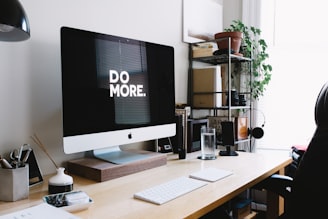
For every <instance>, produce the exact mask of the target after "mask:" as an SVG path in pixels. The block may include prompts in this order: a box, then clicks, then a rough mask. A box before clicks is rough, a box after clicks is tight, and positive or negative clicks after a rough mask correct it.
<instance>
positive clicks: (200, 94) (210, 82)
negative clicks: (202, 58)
mask: <svg viewBox="0 0 328 219" xmlns="http://www.w3.org/2000/svg"><path fill="white" fill-rule="evenodd" d="M221 88H222V81H221V67H220V66H214V67H212V66H211V67H207V68H198V69H193V92H194V94H193V107H221V106H222V89H221ZM215 92H219V93H215Z"/></svg>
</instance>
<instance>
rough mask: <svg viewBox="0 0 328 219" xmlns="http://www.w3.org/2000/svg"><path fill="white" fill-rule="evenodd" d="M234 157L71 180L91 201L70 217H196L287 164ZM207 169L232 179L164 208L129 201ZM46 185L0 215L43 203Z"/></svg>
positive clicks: (4, 205) (173, 159) (273, 157)
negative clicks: (105, 178) (113, 176)
mask: <svg viewBox="0 0 328 219" xmlns="http://www.w3.org/2000/svg"><path fill="white" fill-rule="evenodd" d="M238 153H239V156H236V157H221V156H219V157H218V158H217V159H216V160H199V159H197V155H199V153H191V154H188V155H187V159H185V160H179V159H178V158H177V157H178V155H176V154H168V163H167V165H165V166H160V167H156V168H153V169H149V170H145V171H142V172H139V173H135V174H131V175H128V176H124V177H120V178H117V179H113V180H109V181H106V182H100V183H99V182H95V181H92V180H88V179H85V178H81V177H78V176H73V179H74V190H82V191H84V192H86V193H87V194H88V195H89V196H90V197H91V198H92V199H93V201H94V203H93V204H92V205H91V206H90V207H89V208H88V209H87V210H83V211H80V212H75V213H74V214H75V215H77V216H79V217H81V218H134V219H135V218H143V219H145V218H156V219H159V218H188V217H189V218H199V217H200V216H202V215H204V214H205V213H207V212H209V211H211V210H213V209H215V208H216V207H217V206H220V205H221V204H223V203H225V202H226V201H228V200H230V199H232V198H233V197H235V196H236V195H238V194H240V193H241V192H243V191H244V190H245V189H247V188H250V187H252V186H253V185H255V184H256V183H258V182H260V181H262V180H263V179H265V178H266V177H268V176H270V175H272V174H274V173H276V172H278V171H279V170H281V169H283V168H284V167H285V166H287V165H288V164H289V163H290V162H291V158H290V157H288V156H284V155H277V154H269V153H265V154H259V153H247V152H238ZM207 167H216V168H219V169H225V170H230V171H232V172H233V174H232V175H231V176H229V177H226V178H223V179H221V180H219V181H216V182H214V183H209V184H208V185H206V186H204V187H202V188H199V189H197V190H195V191H192V192H191V193H188V194H186V195H183V196H181V197H179V198H177V199H175V200H172V201H170V202H168V203H165V204H163V205H154V204H151V203H148V202H145V201H141V200H137V199H134V198H133V194H134V193H136V192H139V191H141V190H144V189H146V188H149V187H152V186H155V185H158V184H161V183H164V182H166V181H169V180H172V179H175V178H177V177H180V176H189V174H191V173H193V172H195V171H198V170H201V169H203V168H207ZM47 186H48V183H47V178H45V182H44V183H43V184H41V185H36V186H34V187H32V188H30V195H29V198H28V199H25V200H21V201H16V202H1V201H0V215H3V214H6V213H9V212H12V211H16V210H20V209H23V208H27V207H30V206H33V205H36V204H39V203H42V197H43V196H45V195H47V194H48V190H47V189H48V188H47Z"/></svg>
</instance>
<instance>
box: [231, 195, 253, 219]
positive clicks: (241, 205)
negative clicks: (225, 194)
mask: <svg viewBox="0 0 328 219" xmlns="http://www.w3.org/2000/svg"><path fill="white" fill-rule="evenodd" d="M251 212H252V211H251V200H249V199H245V200H240V201H238V202H237V203H236V204H235V206H234V209H233V212H232V214H233V218H236V219H243V218H246V217H248V216H249V215H250V214H251Z"/></svg>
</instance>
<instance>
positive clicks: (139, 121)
mask: <svg viewBox="0 0 328 219" xmlns="http://www.w3.org/2000/svg"><path fill="white" fill-rule="evenodd" d="M61 62H62V98H63V145H64V151H65V153H76V152H82V151H89V150H96V149H103V148H108V147H112V146H119V145H122V144H130V143H135V142H141V141H147V140H154V139H158V138H163V137H169V136H174V135H175V120H174V119H175V117H174V116H175V88H174V49H173V47H171V46H166V45H160V44H155V43H150V42H144V41H140V40H134V39H128V38H124V37H119V36H112V35H108V34H101V33H95V32H91V31H86V30H80V29H75V28H70V27H62V28H61Z"/></svg>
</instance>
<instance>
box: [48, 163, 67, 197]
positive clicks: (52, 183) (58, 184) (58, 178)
mask: <svg viewBox="0 0 328 219" xmlns="http://www.w3.org/2000/svg"><path fill="white" fill-rule="evenodd" d="M64 171H65V168H63V167H59V168H58V169H57V174H56V175H55V176H53V177H51V178H50V179H49V182H48V192H49V194H55V193H62V192H70V191H72V190H73V177H71V176H69V175H67V174H65V172H64Z"/></svg>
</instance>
